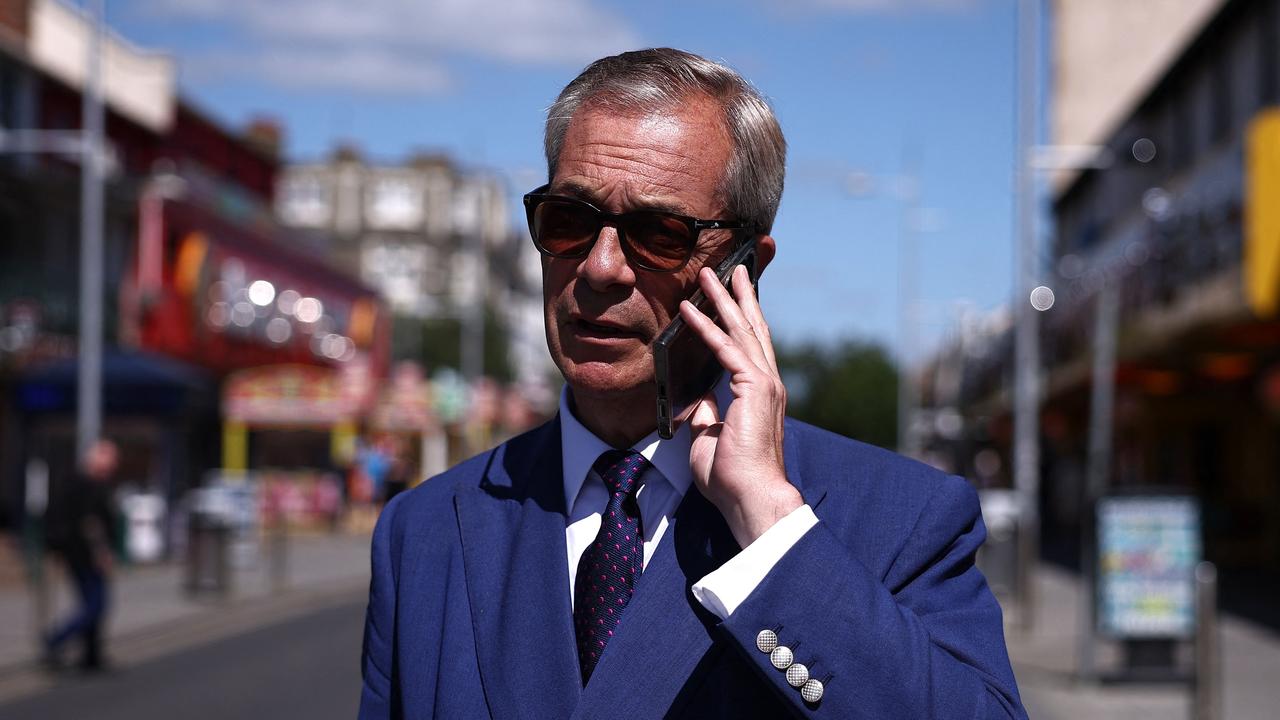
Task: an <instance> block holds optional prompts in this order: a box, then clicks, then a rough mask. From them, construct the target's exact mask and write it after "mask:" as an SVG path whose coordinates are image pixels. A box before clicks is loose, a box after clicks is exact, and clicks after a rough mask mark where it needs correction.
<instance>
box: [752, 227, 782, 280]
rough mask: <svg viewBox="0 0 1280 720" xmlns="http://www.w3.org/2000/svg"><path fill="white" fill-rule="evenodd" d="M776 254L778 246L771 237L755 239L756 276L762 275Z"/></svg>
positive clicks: (763, 236)
mask: <svg viewBox="0 0 1280 720" xmlns="http://www.w3.org/2000/svg"><path fill="white" fill-rule="evenodd" d="M777 252H778V245H777V243H775V242H774V241H773V236H772V235H761V236H759V237H758V238H756V275H761V274H763V273H764V269H765V268H767V267H769V263H770V261H772V260H773V256H774V255H775V254H777Z"/></svg>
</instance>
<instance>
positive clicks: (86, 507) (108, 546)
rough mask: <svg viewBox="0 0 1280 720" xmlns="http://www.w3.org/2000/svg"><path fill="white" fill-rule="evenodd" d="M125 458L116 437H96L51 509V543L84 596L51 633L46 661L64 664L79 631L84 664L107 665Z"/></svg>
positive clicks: (50, 664) (52, 665)
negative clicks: (117, 492)
mask: <svg viewBox="0 0 1280 720" xmlns="http://www.w3.org/2000/svg"><path fill="white" fill-rule="evenodd" d="M119 460H120V451H119V448H117V447H116V444H115V443H114V442H112V441H110V440H105V439H99V440H97V441H95V442H94V443H93V444H92V445H90V446H89V450H88V451H87V452H86V453H85V455H84V457H83V458H82V461H81V466H80V472H78V473H77V474H76V475H75V477H74V478H73V480H72V482H71V483H70V485H69V487H66V488H64V491H63V492H62V493H61V494H60V495H59V497H58V498H57V499H56V502H55V503H54V504H53V506H52V507H51V508H50V511H49V535H48V537H49V546H50V549H52V550H54V551H55V552H56V553H57V554H59V555H61V556H62V559H63V561H64V562H65V563H66V566H67V572H68V574H69V575H70V578H71V581H72V582H73V583H74V584H75V588H76V593H77V594H78V595H79V599H80V604H79V607H78V608H77V609H76V611H75V612H74V613H73V614H72V615H71V617H69V618H67V619H66V620H65V621H64V622H63V623H62V624H61V625H59V626H57V627H55V628H54V629H53V630H52V631H51V632H50V633H49V634H48V635H46V636H45V654H44V663H45V664H46V665H47V666H48V667H50V668H51V669H57V668H59V667H60V666H61V664H62V650H63V648H64V647H65V646H66V644H67V643H68V642H70V641H71V640H72V639H73V638H76V637H79V638H80V639H81V642H82V643H83V648H84V649H83V653H82V655H81V657H80V661H79V667H80V668H81V669H83V670H88V671H96V670H101V669H103V667H104V664H105V661H104V657H103V649H102V632H103V625H104V621H105V619H106V615H107V607H108V598H109V597H110V579H111V574H112V572H113V570H114V567H115V559H114V538H115V537H116V532H117V529H118V527H119V522H118V518H117V512H116V507H115V500H114V498H113V496H112V491H113V484H114V480H115V474H116V469H117V467H118V466H119Z"/></svg>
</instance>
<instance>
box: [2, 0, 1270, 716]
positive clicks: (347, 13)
mask: <svg viewBox="0 0 1280 720" xmlns="http://www.w3.org/2000/svg"><path fill="white" fill-rule="evenodd" d="M106 5H107V4H105V3H103V2H101V0H88V1H87V2H85V3H76V2H72V1H71V0H0V539H3V541H4V542H3V543H0V628H3V629H0V717H78V716H79V714H78V713H81V712H83V710H84V708H86V707H95V708H97V709H98V711H100V713H102V714H100V715H96V716H101V717H149V716H152V715H154V716H157V717H159V716H165V715H166V714H169V713H171V712H173V711H174V710H175V709H178V708H183V712H184V713H185V714H188V715H190V713H191V712H197V713H199V712H208V713H211V714H210V715H209V716H210V717H215V716H219V717H225V716H228V715H230V716H238V717H253V716H258V715H262V716H267V715H270V714H272V712H276V714H280V713H281V712H282V713H283V715H284V716H293V715H294V714H295V712H296V713H301V712H306V713H307V714H310V715H312V716H328V715H333V716H335V717H338V716H343V715H346V716H350V714H351V713H352V712H353V710H354V704H355V700H356V692H357V690H358V682H359V679H358V665H357V658H358V653H359V623H360V612H361V609H362V598H361V593H362V592H363V584H364V583H366V582H367V578H368V568H367V544H368V533H369V532H370V530H371V529H372V526H373V523H374V522H375V521H376V518H377V512H378V510H379V508H380V507H381V506H382V504H384V503H385V502H386V501H387V500H389V499H390V498H391V497H393V496H394V495H395V494H396V493H398V492H402V491H404V490H406V489H409V488H412V487H413V486H414V485H416V484H418V483H419V482H422V481H423V480H424V479H426V478H429V477H431V476H432V475H434V474H436V473H438V472H440V471H442V470H444V469H446V468H447V467H449V466H450V465H452V464H453V463H456V462H458V461H459V460H461V459H464V458H466V457H468V456H470V455H472V454H474V453H476V452H479V451H481V450H484V449H486V448H488V447H491V446H493V445H494V444H495V443H497V442H500V441H502V440H503V439H505V438H507V437H510V436H511V435H513V434H516V433H519V432H521V431H523V430H526V429H529V428H531V427H533V426H534V425H536V424H537V423H539V422H542V421H543V420H545V419H547V418H549V417H551V415H552V414H553V413H554V412H555V409H556V403H557V400H558V397H559V392H560V387H561V380H560V378H559V375H558V373H557V372H556V370H555V368H554V367H553V366H552V365H551V363H550V358H549V356H548V354H547V352H546V349H545V340H544V335H543V330H542V298H541V275H540V268H539V259H538V254H537V251H536V249H535V248H534V246H533V244H532V243H531V242H530V240H529V237H528V233H527V230H526V229H525V228H524V226H523V224H522V223H523V220H522V217H521V214H520V207H519V197H520V195H521V194H523V193H524V192H526V191H528V190H530V189H532V188H533V187H534V186H535V185H538V184H541V182H543V178H542V175H543V174H544V172H543V170H542V169H541V168H540V166H539V162H540V159H539V158H540V151H541V143H540V132H541V122H542V116H541V114H542V112H543V111H544V109H545V107H546V106H547V105H548V104H549V103H550V102H551V100H552V99H553V98H554V95H555V94H556V92H557V91H558V89H559V87H560V86H561V85H563V83H564V82H566V81H567V80H568V79H569V78H571V77H572V76H573V74H575V73H576V72H577V70H578V69H579V68H580V67H582V66H583V65H584V64H585V63H586V62H588V61H590V60H591V59H593V58H594V57H597V56H599V55H603V54H607V53H611V52H615V51H620V50H623V49H628V48H630V47H633V46H639V45H646V44H648V45H656V44H669V45H673V46H677V47H683V48H687V49H690V50H693V51H696V52H701V53H704V54H706V55H708V56H709V57H713V58H717V59H721V58H723V59H724V60H725V61H727V62H728V63H729V64H731V65H734V66H735V67H737V68H738V69H739V70H741V71H742V72H743V73H744V74H745V75H746V76H747V77H748V78H751V79H753V80H754V81H756V82H757V83H759V85H760V87H761V89H762V90H763V91H764V92H765V94H766V95H768V96H770V97H772V98H773V100H774V103H775V105H776V108H777V111H778V114H779V116H780V119H781V121H782V124H783V128H784V130H785V131H786V132H787V134H788V139H789V141H790V144H791V157H790V163H791V164H790V167H789V172H788V190H787V193H786V195H785V196H784V201H783V207H782V213H781V215H780V216H779V220H778V226H777V233H776V234H777V236H778V238H779V247H780V254H779V260H778V262H777V263H775V266H774V267H771V268H770V272H769V273H767V274H766V275H765V277H764V278H763V281H762V285H761V294H762V299H763V302H764V308H765V311H766V313H768V315H769V318H770V322H771V324H772V325H774V326H775V335H776V337H777V338H778V341H779V357H780V364H781V366H782V368H783V373H784V379H785V380H786V382H787V385H788V389H789V394H790V405H789V410H790V414H792V415H794V416H796V417H799V418H800V419H803V420H807V421H809V422H813V423H815V424H818V425H821V426H823V427H826V428H829V429H831V430H834V431H836V432H839V433H842V434H846V435H849V436H851V437H854V438H857V439H860V440H864V441H866V442H870V443H873V444H877V445H882V446H886V447H892V448H896V449H898V450H899V451H900V452H904V453H907V454H910V455H913V456H915V457H917V458H919V459H921V460H924V461H926V462H930V463H932V464H935V465H937V466H939V467H941V468H943V469H945V470H947V471H949V472H952V473H955V474H958V475H962V476H964V477H965V478H967V479H969V480H970V481H971V482H973V483H974V484H975V485H976V486H977V487H978V488H979V490H980V492H981V495H982V499H983V507H984V514H985V517H986V522H987V524H988V527H989V529H990V531H991V534H990V540H989V542H988V545H987V548H986V549H985V550H984V554H983V556H982V557H981V558H980V561H981V562H982V564H983V566H984V569H985V570H986V572H987V575H988V578H989V579H990V581H991V584H992V585H993V587H994V588H995V590H996V591H997V593H998V594H999V596H1000V597H1001V599H1002V602H1003V604H1004V607H1005V610H1006V615H1007V619H1008V620H1009V643H1010V648H1011V654H1012V657H1013V660H1014V663H1015V672H1016V673H1017V675H1018V678H1019V681H1020V685H1021V686H1022V688H1023V693H1024V696H1025V698H1026V700H1027V704H1028V707H1029V708H1030V709H1031V710H1032V711H1033V717H1041V716H1043V717H1075V716H1077V715H1080V714H1085V713H1089V714H1092V715H1094V716H1097V717H1184V716H1185V717H1192V716H1194V717H1223V716H1226V717H1232V718H1236V717H1239V718H1254V717H1257V718H1263V717H1273V716H1274V715H1273V713H1274V701H1275V700H1280V694H1278V691H1277V690H1276V689H1275V687H1274V678H1275V677H1280V317H1278V313H1280V0H909V1H908V0H904V1H903V2H888V1H885V0H805V1H804V2H797V3H794V4H789V3H775V2H770V1H769V0H758V1H757V2H748V3H743V4H741V5H742V7H739V5H740V4H739V3H729V2H720V1H718V0H717V1H716V2H709V3H706V4H704V5H700V6H698V7H696V8H684V7H682V6H679V5H676V4H674V3H673V4H665V3H657V4H655V5H654V7H652V8H650V9H649V10H647V11H646V12H645V13H641V12H639V11H638V10H635V9H634V8H628V7H624V6H623V4H621V3H616V2H605V1H603V0H601V1H599V2H597V1H595V0H556V1H554V2H547V3H545V5H544V4H540V3H513V4H512V5H511V7H505V6H504V5H503V4H502V3H488V2H482V3H476V7H475V8H472V9H462V8H460V7H459V6H457V4H451V3H445V2H422V3H408V2H401V1H400V0H374V1H372V2H368V3H361V4H360V5H361V7H354V6H348V4H346V3H338V2H328V1H323V0H322V1H317V2H314V3H306V2H292V1H288V2H278V3H265V4H255V3H250V2H239V1H228V2H223V3H217V2H206V1H203V0H171V2H159V1H152V0H134V1H132V2H123V1H122V2H118V3H110V4H109V7H105V8H104V6H106ZM104 15H105V16H104ZM699 29H701V31H699ZM708 29H714V30H715V31H716V32H715V33H713V34H716V35H723V36H724V37H722V38H719V39H709V38H708V37H707V30H708ZM726 29H731V30H732V32H726ZM752 38H755V40H752ZM424 148H427V149H424ZM817 389H820V391H817ZM100 438H101V439H103V440H106V441H109V445H110V447H111V452H112V453H113V457H112V458H111V462H110V463H105V464H104V461H102V459H101V455H102V453H103V452H106V451H105V450H103V447H104V445H103V444H102V443H100V442H98V441H99V439H100ZM91 457H98V460H90V458H91ZM95 477H100V478H102V479H103V480H104V481H105V482H106V483H107V484H108V486H109V488H110V493H109V499H110V500H109V502H110V506H111V514H112V517H111V518H110V519H104V520H103V521H102V522H101V523H99V524H98V525H97V528H96V530H95V531H94V532H92V533H89V535H90V536H91V537H88V538H87V539H86V538H81V539H82V540H83V541H84V542H86V543H89V545H86V546H85V547H86V548H88V547H90V546H92V548H93V550H92V551H90V550H85V552H86V553H88V554H87V555H84V557H82V558H81V560H80V562H81V567H91V568H92V569H91V570H86V571H84V572H80V571H76V570H75V567H76V561H74V560H73V558H72V555H73V553H70V552H68V551H67V543H66V541H65V538H62V537H61V536H64V535H65V534H66V530H65V527H61V528H60V524H61V526H65V524H66V517H68V514H70V515H71V516H74V517H76V518H80V519H83V517H87V515H86V513H89V514H92V513H90V512H89V510H86V509H85V505H84V503H83V502H82V499H83V497H85V495H84V493H86V492H89V491H88V490H86V489H85V488H87V487H95V483H94V480H93V478H95ZM77 513H78V514H77ZM80 519H78V520H76V523H80V524H82V523H81V522H80ZM77 542H79V541H77ZM99 550H106V551H107V552H106V555H108V556H111V557H113V558H115V560H114V561H110V560H105V559H104V560H102V561H100V562H97V561H93V560H92V558H91V557H90V556H93V557H96V556H97V554H98V551H99ZM82 555H83V553H82ZM85 558H89V559H85ZM1202 561H1209V562H1211V563H1212V564H1211V565H1204V564H1201V562H1202ZM63 565H66V566H68V567H69V568H71V569H72V572H71V573H64V572H63V571H62V570H61V567H62V566H63ZM85 573H89V575H86V574H85ZM94 573H97V574H98V575H101V576H102V578H104V580H103V582H104V583H107V585H108V586H109V587H110V591H109V593H108V594H107V595H105V596H104V597H106V598H108V599H107V600H104V601H103V602H101V603H100V604H99V605H100V606H101V607H98V608H97V610H98V612H99V614H101V616H102V617H101V618H98V616H97V615H95V614H94V613H92V612H89V613H88V614H86V612H87V611H86V610H85V608H87V607H90V606H91V605H92V603H91V602H90V600H91V599H92V598H93V597H97V596H95V595H93V593H92V592H91V591H92V590H93V588H94V587H96V586H94V585H93V581H92V578H91V577H89V576H90V575H93V574H94ZM87 577H88V578H89V579H87V580H86V578H87ZM86 588H88V589H86ZM77 608H79V610H77ZM77 612H78V613H79V614H76V613H77ZM64 615H65V616H68V617H71V619H72V621H77V622H81V626H83V627H90V626H92V627H95V628H97V630H96V631H95V632H100V633H104V634H105V638H106V640H105V641H104V642H105V643H106V651H105V652H106V657H107V659H108V660H107V661H108V662H109V661H111V660H118V662H115V663H114V664H113V665H112V667H115V668H117V669H115V670H112V671H111V672H110V673H109V674H108V675H107V676H106V678H105V679H99V680H93V681H81V680H76V679H69V678H68V677H67V675H66V673H53V674H50V673H47V672H42V671H36V670H34V668H35V667H36V664H37V661H39V660H42V659H43V660H44V661H45V662H46V664H47V665H50V666H56V665H58V664H59V663H58V662H57V660H58V658H55V657H52V656H51V654H50V650H51V648H53V647H54V646H58V648H59V654H61V649H60V647H61V645H63V644H65V643H63V642H62V641H63V640H64V638H61V637H59V636H58V635H59V633H57V632H55V631H56V630H58V629H59V628H62V629H63V630H64V631H65V634H66V635H67V636H68V637H69V636H70V635H72V634H74V632H73V631H72V630H69V629H67V628H71V627H72V625H58V624H57V623H59V622H60V621H61V620H62V618H63V616H64ZM99 621H100V622H101V623H103V625H102V627H98V625H99ZM81 626H76V627H77V628H81ZM335 628H341V629H340V630H339V629H335ZM81 629H82V628H81ZM75 632H79V630H75ZM255 634H257V636H261V637H268V636H269V637H271V638H274V644H275V645H277V646H280V647H282V648H291V649H289V650H282V651H281V652H280V653H279V654H278V655H271V654H269V653H268V654H267V655H266V656H259V657H254V658H252V659H249V660H246V659H245V657H244V652H245V651H244V648H245V647H250V645H249V644H248V643H247V641H245V645H244V646H243V647H241V646H237V645H236V643H237V642H241V641H242V640H243V639H244V638H249V637H254V636H255ZM89 636H90V635H89V634H86V635H85V637H86V638H88V637H89ZM113 645H114V648H115V651H114V652H113V649H112V648H113ZM261 646H262V645H261V643H256V642H255V643H254V644H253V645H252V647H261ZM98 650H100V648H97V647H96V646H95V647H94V648H92V649H91V650H90V652H89V655H87V656H85V657H83V658H82V659H84V660H86V661H87V662H86V665H87V667H88V668H89V669H96V668H97V667H98V666H100V665H102V664H103V663H102V662H99V661H100V660H101V658H100V657H99V656H98V655H99V653H98ZM68 655H70V653H68ZM268 679H269V680H268ZM1105 680H1123V681H1125V682H1119V683H1111V682H1104V681H1105ZM268 685H270V686H273V687H277V688H283V690H280V691H278V692H273V693H270V694H267V693H265V691H261V690H254V689H253V688H262V687H265V686H268ZM160 688H165V689H163V690H161V689H160ZM289 688H293V691H292V692H293V694H294V695H296V697H295V701H296V703H298V704H295V705H285V706H281V705H279V703H280V702H281V699H280V696H286V697H287V696H290V692H291V691H290V690H289ZM193 693H194V694H193ZM192 697H200V698H204V699H205V700H206V701H207V702H206V704H205V705H203V706H201V708H196V709H195V710H191V709H190V708H189V707H188V706H187V705H186V703H187V702H188V701H189V700H190V698H192ZM235 698H239V699H238V700H235ZM236 702H239V704H235V703H236ZM273 703H274V704H273ZM281 707H283V708H286V709H284V710H279V708H281ZM273 708H276V709H277V710H273ZM1224 714H1225V715H1224Z"/></svg>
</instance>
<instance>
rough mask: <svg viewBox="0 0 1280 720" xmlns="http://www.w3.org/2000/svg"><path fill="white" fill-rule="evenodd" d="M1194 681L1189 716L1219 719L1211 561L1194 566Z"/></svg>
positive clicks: (1219, 666)
mask: <svg viewBox="0 0 1280 720" xmlns="http://www.w3.org/2000/svg"><path fill="white" fill-rule="evenodd" d="M1195 580H1196V638H1195V680H1194V681H1193V684H1192V693H1191V717H1192V718H1194V719H1195V720H1220V719H1221V718H1222V657H1221V654H1220V651H1219V647H1218V569H1217V568H1216V567H1215V566H1214V564H1213V563H1211V562H1201V563H1200V564H1199V565H1196V572H1195Z"/></svg>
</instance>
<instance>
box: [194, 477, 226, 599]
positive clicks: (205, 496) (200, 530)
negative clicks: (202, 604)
mask: <svg viewBox="0 0 1280 720" xmlns="http://www.w3.org/2000/svg"><path fill="white" fill-rule="evenodd" d="M212 490H214V489H212V488H209V489H206V488H201V489H199V490H196V491H195V493H194V495H193V497H192V502H191V512H190V519H189V520H188V522H187V573H186V589H187V592H188V593H189V594H192V595H197V594H202V593H216V594H219V595H227V594H228V593H230V592H231V522H230V518H229V516H228V513H227V512H226V511H225V508H224V507H222V504H224V503H221V502H220V501H221V500H222V498H221V497H219V494H218V493H216V492H213V491H212Z"/></svg>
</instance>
